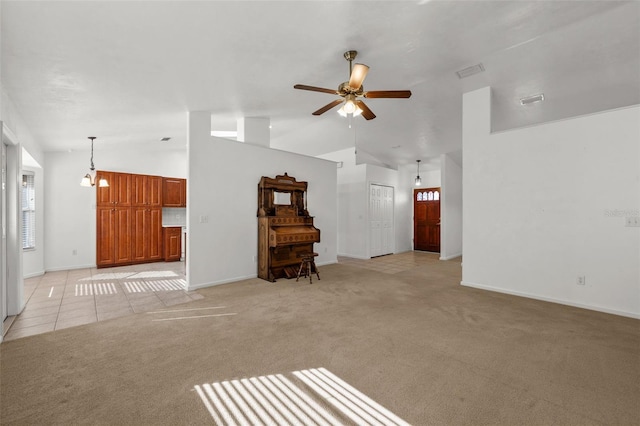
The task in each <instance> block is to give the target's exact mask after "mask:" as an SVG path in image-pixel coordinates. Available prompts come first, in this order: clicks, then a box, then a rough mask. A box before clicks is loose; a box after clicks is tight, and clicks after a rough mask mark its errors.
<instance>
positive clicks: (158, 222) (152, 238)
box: [148, 207, 163, 260]
mask: <svg viewBox="0 0 640 426" xmlns="http://www.w3.org/2000/svg"><path fill="white" fill-rule="evenodd" d="M148 242H149V250H148V253H149V260H162V257H163V256H162V208H160V207H156V208H150V209H149V238H148Z"/></svg>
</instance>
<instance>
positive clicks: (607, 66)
mask: <svg viewBox="0 0 640 426" xmlns="http://www.w3.org/2000/svg"><path fill="white" fill-rule="evenodd" d="M0 7H1V8H2V83H3V88H4V90H5V91H6V93H7V94H8V96H9V97H10V98H11V99H12V101H13V102H14V104H15V105H16V107H17V109H18V110H19V111H20V113H21V115H22V116H23V118H24V120H25V121H26V123H27V125H28V126H29V128H30V130H31V132H32V134H33V136H34V137H35V138H36V140H37V141H38V142H39V143H41V145H42V146H43V147H44V148H45V150H47V151H49V150H68V149H74V150H75V149H83V150H86V149H88V141H87V139H86V138H87V136H97V137H98V139H97V140H96V150H101V149H116V148H117V147H118V146H121V144H138V143H139V144H150V146H156V147H157V148H158V149H160V148H162V147H167V146H184V144H185V143H186V114H185V113H186V112H187V111H199V110H206V111H211V113H212V124H213V126H214V128H215V129H217V130H235V127H236V120H237V119H238V118H241V117H268V118H269V119H270V120H271V124H272V126H273V127H272V129H271V145H272V147H274V148H279V149H284V150H290V151H294V152H300V153H305V154H309V155H318V154H323V153H327V152H331V151H335V150H338V149H344V148H348V147H351V146H354V145H355V144H357V146H358V149H359V150H362V151H363V152H366V153H367V154H369V155H371V156H373V157H375V158H377V159H379V161H380V162H382V163H384V164H388V165H390V166H392V167H395V166H397V165H403V164H409V163H415V160H416V159H418V158H420V159H423V160H426V159H428V158H429V157H434V156H438V155H440V154H442V153H447V152H452V153H456V152H458V155H457V156H456V157H457V158H460V156H459V150H460V148H461V140H462V134H461V121H462V94H463V93H464V92H466V91H469V90H473V89H476V88H480V87H483V86H487V85H490V86H492V88H493V93H494V100H493V101H494V105H493V107H494V109H493V116H492V120H493V129H494V130H504V129H509V128H514V127H521V126H527V125H531V124H535V123H539V122H544V121H550V120H557V119H562V118H566V117H571V116H575V115H581V114H588V113H592V112H597V111H602V110H606V109H610V108H615V107H621V106H628V105H633V104H638V103H640V3H639V2H636V1H631V2H615V1H375V2H363V1H322V2H320V1H297V2H293V1H285V2H276V1H255V2H250V1H236V2H222V1H193V2H188V1H156V2H153V1H147V2H137V1H135V2H134V1H104V2H99V1H86V2H79V1H67V2H65V1H44V2H38V1H2V4H1V6H0ZM350 49H355V50H357V51H358V52H359V54H358V57H357V59H356V62H361V63H365V64H367V65H369V66H370V70H369V74H368V76H367V78H366V80H365V82H364V86H365V90H396V89H410V90H411V91H412V92H413V96H412V97H411V98H410V99H370V100H367V105H368V106H369V107H370V108H371V109H372V110H373V112H374V113H375V114H376V115H377V118H376V119H374V120H371V121H365V120H364V119H362V118H361V117H360V118H354V119H353V120H352V121H351V127H349V124H350V120H348V119H345V118H341V117H340V116H339V115H338V114H337V113H336V110H335V109H334V110H331V111H329V112H327V113H325V114H324V115H322V116H319V117H317V116H312V115H311V112H312V111H315V110H316V109H318V108H320V107H321V106H323V105H325V104H327V103H329V102H330V101H331V100H333V99H334V98H333V97H332V95H329V94H325V93H315V92H307V91H301V90H294V89H293V85H294V84H297V83H301V84H307V85H313V86H320V87H326V88H330V89H334V88H337V86H338V84H339V83H341V82H343V81H346V80H347V79H348V63H347V62H346V61H345V60H344V58H343V56H342V55H343V53H344V52H345V51H346V50H350ZM477 63H482V64H483V65H484V68H485V72H483V73H481V74H476V75H474V76H471V77H468V78H466V79H459V78H458V77H457V75H456V71H458V70H460V69H462V68H465V67H468V66H470V65H474V64H477ZM541 92H543V93H544V94H545V98H546V100H545V101H544V102H542V103H539V104H534V105H529V106H526V107H523V106H521V105H520V103H519V99H520V98H521V97H523V96H527V95H532V94H536V93H541ZM167 136H168V137H171V138H172V139H171V141H170V142H162V143H161V142H159V140H160V138H162V137H167ZM151 144H153V145H151ZM163 144H164V145H163Z"/></svg>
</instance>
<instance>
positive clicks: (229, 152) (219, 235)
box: [187, 112, 337, 289]
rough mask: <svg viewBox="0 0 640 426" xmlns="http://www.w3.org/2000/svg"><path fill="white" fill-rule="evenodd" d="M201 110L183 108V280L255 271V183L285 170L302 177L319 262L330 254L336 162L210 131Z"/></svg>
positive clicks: (227, 278)
mask: <svg viewBox="0 0 640 426" xmlns="http://www.w3.org/2000/svg"><path fill="white" fill-rule="evenodd" d="M210 123H211V117H210V115H209V114H208V113H203V112H191V113H189V148H188V151H189V153H188V157H189V171H188V181H187V192H188V194H187V228H188V232H189V235H188V238H187V257H188V258H187V280H188V286H189V288H190V289H195V288H200V287H206V286H210V285H216V284H223V283H227V282H232V281H237V280H239V279H244V278H250V277H255V276H257V262H256V260H255V259H256V257H255V256H257V247H258V235H257V234H258V220H257V210H258V205H257V198H258V195H257V190H258V183H259V181H260V178H261V177H262V176H269V177H275V176H276V175H279V174H284V173H285V172H286V173H288V174H289V176H293V177H295V178H296V179H297V180H300V181H307V182H308V185H309V186H308V196H307V207H308V210H309V213H310V214H311V215H312V216H314V217H315V219H314V224H315V226H316V228H318V229H320V243H316V244H315V245H314V250H315V251H316V252H317V253H318V254H319V256H318V257H317V258H316V263H317V264H318V265H319V266H320V265H324V264H329V263H335V262H336V261H337V203H336V200H337V189H336V188H337V183H336V165H335V163H333V162H331V161H326V160H322V159H318V158H313V157H306V156H303V155H299V154H293V153H290V152H284V151H278V150H273V149H269V148H265V147H261V146H255V145H251V144H247V143H238V142H233V141H229V140H226V139H220V138H215V137H211V136H210V132H211V127H210Z"/></svg>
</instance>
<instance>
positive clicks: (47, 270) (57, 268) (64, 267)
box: [45, 264, 96, 272]
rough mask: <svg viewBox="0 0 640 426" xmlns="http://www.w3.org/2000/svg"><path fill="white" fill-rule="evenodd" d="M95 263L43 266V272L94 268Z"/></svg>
mask: <svg viewBox="0 0 640 426" xmlns="http://www.w3.org/2000/svg"><path fill="white" fill-rule="evenodd" d="M95 267H96V265H95V264H93V265H75V266H55V267H53V268H45V272H55V271H72V270H74V269H89V268H95Z"/></svg>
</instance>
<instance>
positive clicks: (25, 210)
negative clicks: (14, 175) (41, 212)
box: [22, 172, 36, 249]
mask: <svg viewBox="0 0 640 426" xmlns="http://www.w3.org/2000/svg"><path fill="white" fill-rule="evenodd" d="M35 195H36V187H35V183H34V175H33V173H31V172H23V174H22V248H23V249H35V248H36V196H35Z"/></svg>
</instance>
